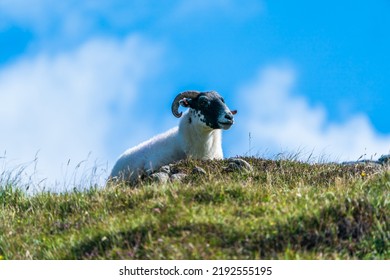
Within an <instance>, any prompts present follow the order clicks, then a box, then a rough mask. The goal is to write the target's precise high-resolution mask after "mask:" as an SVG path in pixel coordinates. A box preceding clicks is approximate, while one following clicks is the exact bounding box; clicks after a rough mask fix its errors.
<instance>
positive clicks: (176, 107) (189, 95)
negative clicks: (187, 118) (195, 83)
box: [171, 90, 200, 118]
mask: <svg viewBox="0 0 390 280" xmlns="http://www.w3.org/2000/svg"><path fill="white" fill-rule="evenodd" d="M199 93H200V92H199V91H195V90H189V91H185V92H182V93H179V94H178V95H176V97H175V99H174V100H173V102H172V107H171V110H172V114H173V115H174V116H175V117H176V118H180V117H181V115H182V114H183V113H182V112H180V113H179V111H178V110H179V105H180V104H179V101H180V100H182V99H183V98H195V97H197V96H198V95H199Z"/></svg>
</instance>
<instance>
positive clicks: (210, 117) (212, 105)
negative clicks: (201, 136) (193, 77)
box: [172, 91, 237, 129]
mask: <svg viewBox="0 0 390 280" xmlns="http://www.w3.org/2000/svg"><path fill="white" fill-rule="evenodd" d="M179 105H182V106H183V107H188V108H191V109H192V110H193V111H192V112H193V117H194V118H195V119H194V120H193V121H199V122H200V123H201V124H203V125H205V126H207V127H209V128H212V129H229V128H230V127H231V126H232V125H233V123H234V117H233V115H235V114H236V113H237V111H236V110H234V111H231V110H230V109H229V108H228V107H227V106H226V104H225V101H224V100H223V98H222V97H221V96H220V95H219V94H218V93H217V92H216V91H206V92H199V91H185V92H182V93H180V94H178V95H177V96H176V98H175V99H174V101H173V103H172V113H173V115H174V116H175V117H177V118H180V117H181V116H182V113H181V112H180V113H179V111H178V109H179ZM191 121H192V119H191V117H190V122H191Z"/></svg>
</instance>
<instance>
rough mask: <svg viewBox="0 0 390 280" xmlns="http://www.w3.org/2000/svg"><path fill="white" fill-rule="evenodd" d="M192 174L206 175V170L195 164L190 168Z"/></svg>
mask: <svg viewBox="0 0 390 280" xmlns="http://www.w3.org/2000/svg"><path fill="white" fill-rule="evenodd" d="M191 173H192V174H198V175H207V172H206V170H204V169H203V168H202V167H199V166H195V167H194V169H192V172H191Z"/></svg>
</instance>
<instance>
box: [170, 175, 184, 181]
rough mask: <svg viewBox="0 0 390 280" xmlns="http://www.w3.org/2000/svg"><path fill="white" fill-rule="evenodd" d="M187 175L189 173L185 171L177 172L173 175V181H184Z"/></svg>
mask: <svg viewBox="0 0 390 280" xmlns="http://www.w3.org/2000/svg"><path fill="white" fill-rule="evenodd" d="M186 177H187V174H185V173H176V174H173V175H172V176H171V181H172V182H182V181H183V180H184V178H186Z"/></svg>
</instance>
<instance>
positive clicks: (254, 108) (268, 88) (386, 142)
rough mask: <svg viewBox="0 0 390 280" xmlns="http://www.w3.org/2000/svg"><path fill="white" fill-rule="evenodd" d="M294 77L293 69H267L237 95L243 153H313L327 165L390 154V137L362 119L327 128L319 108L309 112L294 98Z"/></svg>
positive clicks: (303, 101) (299, 98) (304, 102)
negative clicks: (362, 157) (330, 161)
mask: <svg viewBox="0 0 390 280" xmlns="http://www.w3.org/2000/svg"><path fill="white" fill-rule="evenodd" d="M295 83H296V72H295V70H294V69H293V68H292V67H291V66H286V65H279V66H269V67H266V68H264V69H262V70H261V71H260V72H259V74H258V76H257V77H256V78H255V79H254V80H253V81H252V82H251V83H249V84H248V85H246V86H244V87H242V88H241V89H240V90H239V96H240V100H241V101H240V104H241V107H240V109H241V110H240V112H242V113H243V116H242V117H241V123H242V124H241V128H240V129H241V134H242V135H243V139H242V141H241V143H243V144H242V147H245V148H246V147H248V148H247V149H244V152H247V151H248V149H249V144H248V142H249V140H248V134H249V133H251V136H252V138H251V148H252V149H253V150H252V151H251V154H256V153H257V152H259V153H260V154H261V153H262V152H271V153H273V154H274V155H275V154H277V153H279V152H288V153H292V154H293V153H295V152H299V151H302V150H304V151H306V153H307V154H310V153H311V152H312V151H314V155H316V156H317V157H323V156H324V157H325V158H328V159H330V160H357V159H358V158H359V157H361V156H365V158H368V159H369V158H371V157H374V158H375V157H378V156H380V155H381V154H387V153H389V152H390V135H387V136H386V135H379V134H378V133H377V132H376V131H375V130H374V128H373V127H372V125H371V123H370V121H369V120H368V118H367V117H366V116H365V115H355V116H352V117H350V118H349V119H348V120H347V121H345V122H343V123H331V122H329V120H328V119H327V112H326V110H325V109H324V108H323V107H321V106H316V107H313V106H311V105H309V103H308V101H307V100H306V99H305V98H304V97H302V96H300V95H297V94H295V92H294V84H295ZM241 153H242V152H241Z"/></svg>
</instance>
